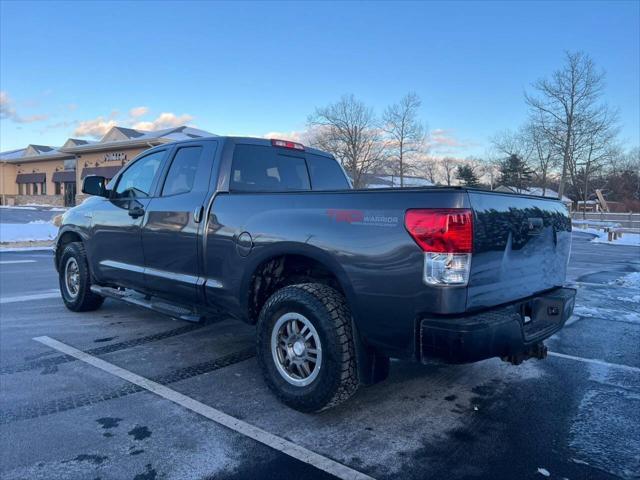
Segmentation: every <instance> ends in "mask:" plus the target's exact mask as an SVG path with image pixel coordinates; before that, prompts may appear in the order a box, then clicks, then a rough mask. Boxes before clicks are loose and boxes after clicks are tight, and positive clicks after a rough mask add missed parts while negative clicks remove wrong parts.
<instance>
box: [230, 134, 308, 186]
mask: <svg viewBox="0 0 640 480" xmlns="http://www.w3.org/2000/svg"><path fill="white" fill-rule="evenodd" d="M310 188H311V187H310V184H309V173H308V171H307V165H306V163H305V160H304V158H302V157H296V156H293V155H284V154H282V153H280V152H279V151H278V150H277V149H275V148H273V147H267V146H260V145H238V146H236V149H235V152H234V154H233V163H232V166H231V181H230V185H229V190H231V191H236V192H287V191H299V190H310Z"/></svg>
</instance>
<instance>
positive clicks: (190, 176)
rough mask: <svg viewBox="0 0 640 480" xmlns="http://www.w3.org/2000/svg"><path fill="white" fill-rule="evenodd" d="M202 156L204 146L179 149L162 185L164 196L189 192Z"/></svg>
mask: <svg viewBox="0 0 640 480" xmlns="http://www.w3.org/2000/svg"><path fill="white" fill-rule="evenodd" d="M201 157H202V147H199V146H196V147H182V148H180V149H178V151H177V152H176V154H175V156H174V157H173V162H171V167H170V168H169V173H167V178H166V180H165V181H164V187H162V196H163V197H165V196H168V195H177V194H180V193H188V192H190V191H191V189H193V184H194V182H195V179H196V172H197V171H198V166H199V164H200V158H201Z"/></svg>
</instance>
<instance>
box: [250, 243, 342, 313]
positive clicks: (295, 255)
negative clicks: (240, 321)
mask: <svg viewBox="0 0 640 480" xmlns="http://www.w3.org/2000/svg"><path fill="white" fill-rule="evenodd" d="M256 253H257V252H256ZM252 257H253V258H252V262H251V264H250V266H248V267H247V268H246V269H245V273H244V276H243V278H242V282H241V288H240V291H241V292H242V296H241V305H243V307H244V309H245V312H246V315H247V316H246V318H247V320H248V321H249V323H255V321H256V320H257V313H258V312H259V310H260V307H261V306H262V305H263V304H264V302H265V301H266V298H264V297H265V296H266V297H267V298H268V296H269V295H270V294H271V293H273V291H275V290H277V289H278V288H281V287H282V286H285V285H287V284H291V283H286V282H284V283H279V282H278V281H276V282H275V284H272V285H270V286H268V287H267V288H266V290H262V293H260V289H261V288H264V287H265V285H264V283H265V282H262V283H260V285H256V282H259V279H260V278H261V277H262V278H264V276H265V274H266V275H269V276H271V277H275V278H287V277H288V278H291V275H294V276H300V277H302V278H300V280H301V281H306V282H310V281H311V282H313V281H316V282H317V283H326V284H328V285H331V286H333V287H334V288H336V289H337V290H339V291H340V292H341V293H342V294H344V296H345V297H346V299H347V304H348V305H349V307H350V308H352V306H353V302H352V300H353V298H354V292H353V287H352V285H351V282H350V280H349V278H348V276H347V274H346V272H345V271H344V269H343V268H342V266H341V265H340V264H339V263H338V261H337V260H336V259H335V258H334V257H332V256H331V255H329V254H328V253H327V252H325V251H323V250H321V249H320V248H318V247H315V246H313V245H308V244H300V243H294V242H286V243H283V244H279V245H278V246H275V247H271V248H268V249H264V250H263V251H261V252H260V253H259V254H256V255H255V256H254V255H252ZM282 262H284V264H283V263H282ZM271 266H273V268H276V269H277V270H279V271H272V272H269V271H268V270H269V269H270V267H271ZM309 269H310V270H311V271H309ZM304 270H307V271H306V272H305V271H304ZM266 283H269V282H266ZM256 289H257V290H258V292H256ZM256 295H257V296H256ZM256 300H257V301H258V303H257V304H256ZM351 313H352V315H353V316H354V317H355V312H353V309H352V312H351Z"/></svg>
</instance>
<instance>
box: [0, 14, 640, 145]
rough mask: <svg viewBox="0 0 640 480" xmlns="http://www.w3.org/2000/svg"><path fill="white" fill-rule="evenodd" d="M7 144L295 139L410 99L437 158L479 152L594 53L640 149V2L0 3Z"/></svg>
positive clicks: (627, 138)
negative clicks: (133, 132) (142, 131)
mask: <svg viewBox="0 0 640 480" xmlns="http://www.w3.org/2000/svg"><path fill="white" fill-rule="evenodd" d="M0 22H1V23H0V89H1V90H2V98H1V100H2V117H3V118H2V120H1V123H0V128H1V129H0V148H1V149H2V150H7V149H12V148H20V147H23V146H25V145H27V144H28V143H38V144H48V145H60V144H62V143H63V142H64V141H65V140H66V139H67V138H68V137H69V136H80V135H84V136H86V137H87V138H90V136H91V135H94V136H97V135H99V134H100V132H102V131H104V129H106V128H108V126H109V125H112V124H114V123H117V124H119V125H126V126H138V127H146V128H151V127H154V126H169V125H172V124H179V123H189V124H191V125H194V126H197V127H198V128H202V129H206V130H208V131H211V132H214V133H218V134H246V135H260V136H261V135H265V134H267V133H269V132H285V133H289V132H299V131H303V130H304V129H305V124H306V119H307V116H308V115H309V114H310V113H311V112H312V111H313V110H314V108H315V107H316V106H323V105H326V104H328V103H330V102H333V101H336V100H338V99H339V98H340V96H341V95H342V94H344V93H353V94H355V95H356V96H357V97H358V98H360V99H362V100H363V101H365V102H366V103H368V104H370V105H371V106H372V107H374V108H375V109H376V111H377V112H381V111H382V110H383V109H384V107H385V106H386V105H387V104H389V103H392V102H395V101H397V100H398V99H399V98H400V97H401V96H402V95H403V94H405V93H406V92H408V91H415V92H416V93H418V94H419V95H420V96H421V98H422V100H423V107H422V112H421V115H422V117H423V119H424V121H425V122H426V123H427V124H428V126H429V128H430V129H431V130H432V131H436V133H438V134H439V136H437V138H439V139H440V143H439V145H437V148H436V150H437V151H438V152H440V153H442V154H445V153H446V154H453V155H456V156H466V155H471V154H474V155H483V154H484V153H485V152H486V149H487V146H488V139H489V137H490V136H491V135H493V134H494V133H496V132H498V131H501V130H504V129H507V128H515V127H517V126H518V125H519V124H521V123H522V122H523V121H524V120H525V118H526V108H525V104H524V101H523V92H524V91H525V89H527V88H528V87H529V86H530V84H531V82H533V81H535V80H536V79H537V78H540V77H543V76H546V75H548V74H550V73H551V72H552V71H553V70H554V69H556V68H558V67H559V66H560V65H561V63H562V61H563V55H564V51H565V50H584V51H585V52H587V53H588V54H589V55H591V56H592V58H593V59H594V60H595V62H596V63H597V65H598V66H600V67H602V68H604V69H605V70H606V71H607V90H606V96H605V99H606V101H607V102H608V103H610V104H611V105H612V106H616V107H618V108H619V109H620V118H621V125H622V132H621V139H622V140H623V142H624V145H625V146H627V147H632V146H637V145H638V144H639V143H640V133H639V132H640V119H639V117H640V101H639V91H640V2H637V1H624V2H568V3H561V2H468V3H467V2H450V3H439V2H423V3H399V2H394V3H381V2H372V3H363V2H354V3H337V2H333V3H268V2H259V3H228V4H227V3H208V2H192V3H188V2H181V3H171V2H157V3H152V2H140V3H128V2H105V3H99V2H95V1H94V2H83V3H81V2H70V3H64V2H53V1H51V2H36V3H29V2H6V1H2V2H1V3H0Z"/></svg>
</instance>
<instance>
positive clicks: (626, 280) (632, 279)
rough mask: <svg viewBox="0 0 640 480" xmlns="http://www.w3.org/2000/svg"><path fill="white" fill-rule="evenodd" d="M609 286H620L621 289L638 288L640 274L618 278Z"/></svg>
mask: <svg viewBox="0 0 640 480" xmlns="http://www.w3.org/2000/svg"><path fill="white" fill-rule="evenodd" d="M609 285H620V286H621V287H631V288H640V272H632V273H629V274H627V275H625V276H624V277H621V278H618V279H617V280H614V281H613V282H609Z"/></svg>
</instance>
